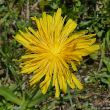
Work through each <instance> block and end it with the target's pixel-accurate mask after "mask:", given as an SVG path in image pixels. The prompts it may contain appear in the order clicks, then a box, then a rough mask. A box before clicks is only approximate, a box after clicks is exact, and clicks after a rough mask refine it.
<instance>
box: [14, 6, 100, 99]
mask: <svg viewBox="0 0 110 110" xmlns="http://www.w3.org/2000/svg"><path fill="white" fill-rule="evenodd" d="M31 18H32V20H34V21H35V22H36V24H37V27H38V30H37V31H35V30H33V29H32V28H31V27H29V28H28V29H26V32H27V33H23V32H22V31H19V32H20V34H17V35H16V36H13V37H14V38H15V39H16V40H17V41H18V42H19V43H21V44H22V45H23V46H25V47H26V49H27V51H26V54H25V55H24V56H22V57H21V60H18V61H20V62H22V63H21V64H20V67H21V68H22V69H21V73H28V74H30V73H32V72H33V74H34V76H33V78H32V79H31V80H30V86H33V87H35V85H36V84H37V83H38V82H39V81H40V79H41V78H42V77H44V76H45V79H44V81H43V82H41V83H40V89H41V91H42V93H43V94H45V93H46V92H47V89H48V87H49V84H50V81H51V80H52V81H53V82H52V86H55V88H56V93H55V97H56V98H58V97H59V94H60V91H59V88H60V89H61V90H62V91H63V92H64V93H66V91H67V83H68V84H69V86H70V87H71V88H72V89H74V88H75V85H76V86H77V87H78V88H79V89H83V86H82V85H81V83H80V82H79V80H78V79H77V78H76V76H75V75H74V74H73V73H72V72H71V71H70V70H69V65H71V66H72V68H73V70H74V71H77V68H76V65H77V64H80V61H82V60H83V59H82V56H86V55H89V54H92V53H95V50H98V49H99V45H92V44H93V43H94V42H95V41H96V38H93V39H90V38H91V37H93V36H95V34H90V35H85V34H86V33H87V32H88V31H82V32H79V33H75V34H73V35H70V34H71V33H72V32H73V30H74V29H75V28H76V26H77V24H76V23H75V22H74V21H73V20H71V19H69V20H68V22H67V23H66V25H65V26H64V25H63V24H64V21H65V18H66V17H64V18H63V17H62V16H61V9H60V8H59V9H58V10H57V12H56V13H54V16H53V17H52V16H50V15H47V14H46V13H45V12H43V16H42V18H40V19H37V18H36V17H31ZM28 30H29V31H28ZM30 31H31V33H30Z"/></svg>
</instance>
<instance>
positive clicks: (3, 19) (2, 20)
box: [0, 12, 10, 25]
mask: <svg viewBox="0 0 110 110" xmlns="http://www.w3.org/2000/svg"><path fill="white" fill-rule="evenodd" d="M9 15H10V12H7V13H6V14H5V16H4V17H3V18H2V19H1V21H0V25H1V24H2V23H3V22H4V21H5V20H6V19H7V18H8V16H9Z"/></svg>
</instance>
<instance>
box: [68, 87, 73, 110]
mask: <svg viewBox="0 0 110 110" xmlns="http://www.w3.org/2000/svg"><path fill="white" fill-rule="evenodd" d="M67 93H68V96H69V100H70V104H71V107H72V110H74V108H73V102H72V99H71V95H70V91H69V86H67Z"/></svg>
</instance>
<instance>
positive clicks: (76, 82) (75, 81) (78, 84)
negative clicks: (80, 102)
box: [72, 74, 83, 89]
mask: <svg viewBox="0 0 110 110" xmlns="http://www.w3.org/2000/svg"><path fill="white" fill-rule="evenodd" d="M72 79H73V81H74V83H75V84H76V86H77V87H78V88H79V89H83V86H82V84H81V83H80V81H79V80H78V79H77V77H76V76H75V75H74V74H72Z"/></svg>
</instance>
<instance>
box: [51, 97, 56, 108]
mask: <svg viewBox="0 0 110 110" xmlns="http://www.w3.org/2000/svg"><path fill="white" fill-rule="evenodd" d="M55 101H56V100H55V99H54V101H53V102H52V103H51V105H50V108H49V110H53V107H54V106H55Z"/></svg>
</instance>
